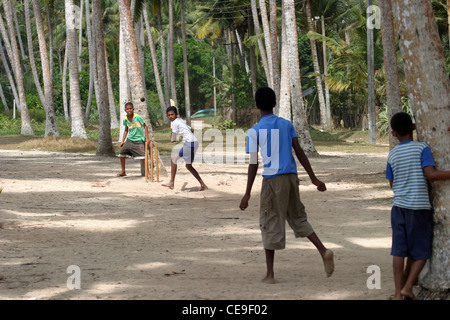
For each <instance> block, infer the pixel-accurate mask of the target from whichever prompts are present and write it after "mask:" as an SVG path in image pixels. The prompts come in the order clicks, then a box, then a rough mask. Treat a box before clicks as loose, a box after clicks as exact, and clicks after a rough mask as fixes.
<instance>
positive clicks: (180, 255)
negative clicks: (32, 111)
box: [0, 150, 393, 300]
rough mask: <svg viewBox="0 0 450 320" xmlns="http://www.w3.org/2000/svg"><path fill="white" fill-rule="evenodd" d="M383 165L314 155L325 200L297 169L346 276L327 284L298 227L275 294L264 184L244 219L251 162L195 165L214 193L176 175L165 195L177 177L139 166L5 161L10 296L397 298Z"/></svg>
mask: <svg viewBox="0 0 450 320" xmlns="http://www.w3.org/2000/svg"><path fill="white" fill-rule="evenodd" d="M386 156H387V154H383V153H380V154H345V153H325V154H321V156H320V157H317V158H310V161H311V163H312V166H313V168H314V170H315V172H316V174H317V176H318V177H319V178H320V179H321V180H323V181H324V182H325V183H326V184H327V188H328V190H327V191H326V192H325V193H321V192H319V191H316V190H315V187H314V186H313V185H312V184H311V183H310V181H309V179H308V178H307V176H306V174H305V172H304V171H303V168H301V167H299V177H300V180H301V185H300V195H301V198H302V201H303V202H304V204H305V206H306V208H307V212H308V218H309V220H310V222H311V224H312V225H313V227H314V228H315V231H316V233H317V234H318V235H319V237H320V238H321V240H322V241H323V242H324V243H325V245H326V246H327V247H328V248H329V249H332V250H333V251H334V252H335V264H336V269H335V272H334V274H333V276H332V277H330V278H327V277H326V274H325V271H324V268H323V264H322V261H321V258H320V256H319V254H318V252H317V251H316V250H315V248H314V247H313V246H312V245H311V243H309V241H308V240H307V239H295V238H294V236H293V234H292V231H291V230H290V229H288V232H287V247H286V249H285V250H282V251H277V253H276V255H275V277H276V281H277V283H276V284H273V285H268V284H264V283H262V282H261V279H262V278H263V276H264V274H265V258H264V251H263V249H262V245H261V235H260V231H259V225H258V210H259V189H260V185H261V176H260V175H259V176H258V178H257V179H256V181H255V185H254V188H253V194H252V198H251V199H250V206H249V208H248V209H247V210H246V211H241V210H240V209H239V203H240V200H241V197H242V195H243V193H244V190H245V185H246V179H247V175H246V173H247V165H245V164H205V163H202V164H195V165H194V166H195V167H196V168H197V170H198V171H199V173H200V175H201V176H202V177H203V179H204V181H205V182H206V184H207V185H208V186H209V190H206V191H198V184H197V182H196V181H195V180H194V178H193V177H192V176H191V175H190V174H189V172H188V171H187V170H186V168H185V167H184V166H179V170H178V174H177V180H176V185H175V189H174V190H168V189H167V188H165V187H163V186H161V183H164V182H167V181H168V177H165V176H162V177H161V178H160V181H161V182H150V181H149V182H147V183H146V182H145V179H144V177H141V176H140V166H139V163H138V162H137V161H135V160H129V161H128V162H127V171H128V172H127V173H128V176H127V177H121V178H119V177H115V174H116V173H117V172H119V170H120V165H119V160H118V158H103V157H96V156H93V155H86V154H69V153H55V152H39V151H28V152H25V151H17V150H12V151H11V150H0V187H3V192H2V193H1V194H0V299H6V300H9V299H20V300H27V299H38V300H55V299H56V300H69V299H74V300H80V299H89V300H97V299H109V300H116V299H121V300H122V299H123V300H140V299H159V300H202V299H207V300H216V299H217V300H219V299H220V300H222V299H224V300H241V299H245V300H247V299H255V300H267V299H270V300H282V299H288V300H291V299H296V300H297V299H298V300H354V299H358V300H386V299H387V298H388V297H389V295H390V294H392V293H393V281H392V267H391V257H390V255H389V251H390V242H391V239H390V236H391V229H390V222H389V215H390V206H391V198H392V191H391V190H390V189H389V188H388V185H387V182H386V181H385V180H384V168H385V161H386ZM164 161H165V163H166V165H167V169H168V170H169V166H168V165H169V161H168V159H164ZM70 266H76V267H75V269H70V268H69V267H70ZM370 266H377V267H378V268H379V273H378V274H379V275H380V278H379V279H380V285H381V287H380V288H379V289H377V288H374V289H370V288H368V286H367V280H368V278H369V277H370V276H372V273H368V271H370V270H372V269H370ZM68 268H69V270H68ZM77 268H78V269H77ZM368 268H369V270H368ZM73 270H75V271H73ZM77 270H78V271H79V273H77ZM78 274H79V277H78V278H77V279H79V282H76V280H75V277H76V276H77V275H78ZM77 283H79V285H80V288H79V289H77V288H73V287H74V286H76V285H77ZM68 284H69V285H68ZM69 287H71V288H69Z"/></svg>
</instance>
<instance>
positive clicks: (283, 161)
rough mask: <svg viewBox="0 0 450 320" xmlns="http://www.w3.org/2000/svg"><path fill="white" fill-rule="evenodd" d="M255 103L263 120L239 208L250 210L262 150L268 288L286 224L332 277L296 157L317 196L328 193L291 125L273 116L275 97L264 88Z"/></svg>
mask: <svg viewBox="0 0 450 320" xmlns="http://www.w3.org/2000/svg"><path fill="white" fill-rule="evenodd" d="M255 102H256V106H257V108H258V109H260V112H261V119H260V121H259V122H258V124H256V125H255V126H254V127H253V128H251V129H250V130H249V133H248V143H247V153H249V154H250V164H249V166H248V180H247V188H246V191H245V194H244V197H243V198H242V200H241V203H240V205H239V207H240V208H241V210H245V209H246V208H247V207H248V201H249V199H250V194H251V189H252V186H253V182H254V180H255V177H256V173H257V171H258V147H260V148H261V156H262V160H263V163H264V170H263V172H262V176H263V182H262V187H261V200H260V201H261V202H260V227H261V235H262V239H263V246H264V250H265V255H266V266H267V273H266V276H265V277H264V279H263V282H265V283H275V278H274V272H273V264H274V257H275V250H281V249H284V248H285V242H286V238H285V234H286V230H285V226H286V221H287V222H288V223H289V226H290V227H291V228H292V230H293V231H294V234H295V237H296V238H298V237H307V238H308V239H309V240H310V241H311V242H312V243H313V244H314V245H315V246H316V248H317V249H318V251H319V253H320V255H321V256H322V259H323V262H324V266H325V272H326V274H327V276H328V277H330V276H331V274H332V273H333V271H334V258H333V251H331V250H329V249H327V248H326V247H325V246H324V245H323V243H322V242H321V241H320V239H319V237H318V236H317V235H316V233H315V232H314V230H313V228H312V226H311V225H310V224H309V222H308V221H307V217H306V211H305V207H304V205H303V204H302V202H301V201H300V194H299V187H298V186H299V179H298V176H297V165H296V163H295V159H294V157H293V155H292V149H294V152H295V155H296V156H297V159H298V160H299V161H300V164H301V165H302V166H303V168H304V169H305V170H306V172H307V173H308V175H309V177H310V179H311V182H312V183H313V184H314V185H316V186H317V190H319V191H325V190H326V186H325V184H324V183H323V182H322V181H320V180H319V179H317V177H316V176H315V174H314V171H313V169H312V168H311V165H310V163H309V160H308V157H307V156H306V154H305V153H304V151H303V149H302V148H301V147H300V144H299V142H298V138H297V133H296V132H295V129H294V126H293V125H292V123H291V122H290V121H288V120H286V119H283V118H280V117H278V116H276V115H274V114H273V108H274V107H275V105H276V96H275V92H274V91H273V90H272V89H271V88H268V87H265V88H260V89H258V91H257V92H256V94H255Z"/></svg>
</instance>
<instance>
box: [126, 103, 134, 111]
mask: <svg viewBox="0 0 450 320" xmlns="http://www.w3.org/2000/svg"><path fill="white" fill-rule="evenodd" d="M128 106H132V107H133V109H134V105H133V103H132V102H127V103H125V107H124V108H125V109H126V108H127V107H128Z"/></svg>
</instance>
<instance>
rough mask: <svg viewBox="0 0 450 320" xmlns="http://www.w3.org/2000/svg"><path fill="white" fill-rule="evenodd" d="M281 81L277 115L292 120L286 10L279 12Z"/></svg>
mask: <svg viewBox="0 0 450 320" xmlns="http://www.w3.org/2000/svg"><path fill="white" fill-rule="evenodd" d="M281 23H282V25H281V82H280V103H279V106H277V107H278V116H280V117H282V118H285V119H287V120H289V121H292V116H291V83H290V78H289V51H288V50H289V49H288V43H287V39H286V10H283V12H282V13H281Z"/></svg>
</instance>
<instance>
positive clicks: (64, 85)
mask: <svg viewBox="0 0 450 320" xmlns="http://www.w3.org/2000/svg"><path fill="white" fill-rule="evenodd" d="M67 64H68V63H67V40H66V46H65V50H64V62H63V69H62V84H61V86H62V96H63V97H62V98H63V108H64V119H66V120H70V113H69V107H68V103H67Z"/></svg>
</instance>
